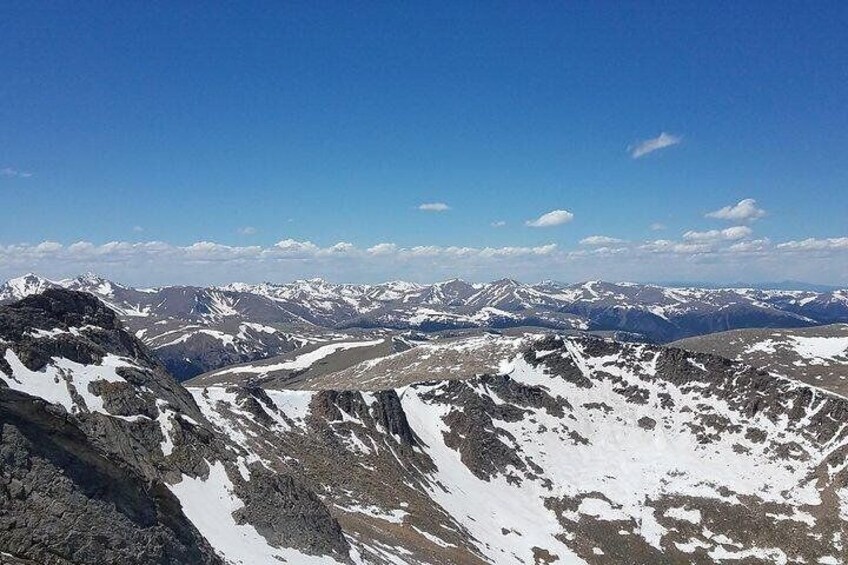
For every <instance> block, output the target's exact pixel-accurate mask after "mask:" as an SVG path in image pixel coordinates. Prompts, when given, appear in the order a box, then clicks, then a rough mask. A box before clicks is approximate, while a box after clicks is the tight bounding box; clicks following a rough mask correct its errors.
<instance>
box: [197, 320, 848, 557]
mask: <svg viewBox="0 0 848 565" xmlns="http://www.w3.org/2000/svg"><path fill="white" fill-rule="evenodd" d="M434 347H435V346H434ZM439 347H442V348H444V349H453V351H454V353H455V355H454V356H452V355H451V354H449V353H447V352H446V351H441V352H439V351H436V350H434V349H433V348H427V347H423V346H422V347H416V348H414V349H411V350H408V351H405V352H400V353H396V354H392V355H390V356H389V357H387V358H385V361H383V360H379V359H378V360H373V361H367V362H365V363H364V364H363V365H362V366H358V367H354V368H352V369H346V370H344V371H342V373H345V375H346V376H345V377H344V378H342V377H337V376H335V375H328V376H327V378H326V379H322V380H320V381H317V380H316V381H313V383H312V384H314V385H318V383H319V382H323V383H324V384H325V385H326V386H328V387H332V389H330V390H321V391H315V390H313V391H308V390H297V391H295V390H271V389H263V388H260V387H257V386H254V385H251V386H246V387H216V386H208V387H190V388H189V390H190V391H191V393H192V395H193V396H194V398H195V399H196V400H197V402H198V404H199V406H200V407H201V410H202V411H203V412H204V413H205V414H206V415H207V417H208V418H209V419H210V420H211V421H212V422H214V423H215V425H217V426H219V427H221V428H222V429H228V430H231V432H230V433H232V434H235V435H236V436H238V437H239V438H240V442H241V443H242V445H243V446H244V447H245V448H246V449H247V450H248V451H250V452H251V453H252V456H254V457H256V458H259V459H260V460H262V461H263V462H264V463H265V465H267V466H269V467H271V468H273V469H277V470H280V471H285V470H290V469H297V472H298V473H299V475H300V476H301V477H302V478H303V479H304V480H305V481H307V482H308V483H309V484H311V485H313V488H314V489H315V491H316V492H318V493H320V496H321V497H322V500H324V502H325V503H326V504H327V506H328V507H329V508H331V511H332V512H333V514H334V515H335V516H336V518H337V519H338V521H339V523H340V524H341V526H342V528H343V529H344V530H345V532H346V533H347V535H348V536H349V538H350V539H352V540H355V542H356V543H357V544H358V545H359V546H360V547H362V549H363V551H367V552H369V553H370V554H371V555H372V559H374V560H375V562H382V563H399V562H402V563H553V562H557V563H583V562H586V563H622V562H639V563H678V562H679V563H689V562H697V563H707V562H716V561H722V560H737V561H744V562H746V563H789V562H793V563H794V562H807V563H840V562H844V561H845V560H846V559H848V551H846V546H845V541H846V540H845V539H844V537H843V536H844V531H845V524H846V520H848V464H846V461H847V460H848V459H846V457H848V401H846V400H845V399H842V398H840V397H837V396H833V395H829V394H828V393H825V392H822V391H820V390H816V389H810V388H808V387H805V386H803V385H800V384H798V383H797V382H793V381H791V380H788V379H782V378H776V377H772V376H770V375H768V374H765V373H762V372H758V371H757V370H754V369H751V368H748V367H746V366H744V365H740V364H735V363H733V362H730V361H728V360H726V359H723V358H720V357H716V356H712V355H706V354H692V353H687V352H685V351H683V350H680V349H676V348H659V347H653V346H647V345H639V344H620V343H615V342H612V341H606V340H600V339H596V338H586V337H582V338H581V337H573V338H567V339H560V338H544V339H538V338H532V337H530V336H528V337H527V338H516V340H514V341H513V342H512V343H507V340H506V338H495V337H490V338H483V339H480V338H473V339H472V340H459V341H457V342H454V343H452V344H450V345H449V344H440V346H439ZM498 356H501V359H500V362H497V363H495V365H496V366H498V367H499V370H496V371H492V372H489V370H490V369H491V368H492V363H493V359H495V358H497V357H498ZM450 360H452V361H453V363H454V364H453V365H451V364H448V363H447V362H448V361H450ZM384 363H385V364H387V365H386V368H385V369H386V370H383V369H381V368H380V365H382V364H384ZM463 363H464V364H463ZM457 365H462V367H461V368H460V369H461V370H457ZM475 367H477V368H479V369H481V370H480V371H479V372H476V371H475ZM405 368H406V369H405ZM374 370H376V374H375V372H374ZM475 373H476V374H475ZM481 373H483V374H481ZM380 375H384V377H380V378H379V379H378V380H377V381H372V380H371V379H373V378H374V377H375V376H377V377H379V376H380ZM389 375H391V378H394V379H397V381H398V382H401V383H404V386H401V387H399V388H381V387H383V386H385V385H386V382H387V381H386V380H383V379H384V378H389ZM445 379H447V380H445ZM422 380H424V381H426V382H422ZM339 387H343V388H344V389H345V390H335V389H338V388H339Z"/></svg>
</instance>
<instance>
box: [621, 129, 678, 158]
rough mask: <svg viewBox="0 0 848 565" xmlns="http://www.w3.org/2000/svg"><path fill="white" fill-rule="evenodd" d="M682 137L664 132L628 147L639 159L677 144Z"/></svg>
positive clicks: (631, 154) (632, 155)
mask: <svg viewBox="0 0 848 565" xmlns="http://www.w3.org/2000/svg"><path fill="white" fill-rule="evenodd" d="M682 139H683V138H682V137H680V136H677V135H672V134H670V133H665V132H662V133H660V134H659V135H658V136H657V137H655V138H653V139H646V140H644V141H640V142H639V143H636V144H635V145H631V146H630V147H628V148H627V150H628V151H629V152H630V156H631V157H633V158H634V159H638V158H640V157H644V156H645V155H647V154H649V153H653V152H654V151H657V150H659V149H663V148H665V147H671V146H672V145H677V144H678V143H680V142H681V140H682Z"/></svg>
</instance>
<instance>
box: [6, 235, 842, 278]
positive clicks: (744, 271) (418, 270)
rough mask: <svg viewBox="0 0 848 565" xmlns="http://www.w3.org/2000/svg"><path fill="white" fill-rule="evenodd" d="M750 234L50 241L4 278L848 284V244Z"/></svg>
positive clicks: (14, 253) (13, 251)
mask: <svg viewBox="0 0 848 565" xmlns="http://www.w3.org/2000/svg"><path fill="white" fill-rule="evenodd" d="M750 234H751V230H750V228H748V227H746V226H735V227H731V228H727V229H726V230H712V231H709V232H687V234H686V236H685V237H684V238H681V239H679V240H671V239H656V240H649V241H641V242H620V243H617V244H614V245H613V244H609V242H604V243H606V244H603V243H602V241H603V240H601V239H590V238H586V239H588V240H589V241H592V242H595V243H597V244H598V245H588V244H584V245H581V246H579V247H578V248H560V247H558V246H557V245H556V244H554V243H548V244H545V245H538V246H503V247H470V246H440V245H419V246H411V247H403V246H400V245H398V244H395V243H391V242H384V243H379V244H377V245H374V246H372V247H367V248H366V247H358V246H356V245H355V244H353V243H350V242H345V241H340V242H338V243H335V244H330V245H326V246H325V245H318V244H316V243H313V242H310V241H305V240H304V241H301V240H295V239H285V240H282V241H280V242H278V243H276V244H274V245H271V246H267V247H263V246H256V245H254V246H239V245H226V244H222V243H217V242H214V241H198V242H195V243H192V244H190V245H186V246H178V245H173V244H170V243H166V242H162V241H145V242H126V241H111V242H106V243H102V244H95V243H92V242H88V241H76V242H72V243H70V244H63V243H61V242H57V241H43V242H40V243H33V244H26V243H21V244H11V245H3V244H0V279H2V278H7V277H12V276H17V275H20V274H21V273H24V272H27V271H33V272H38V273H41V274H44V275H45V276H49V277H55V278H63V277H67V276H74V275H76V274H78V273H81V272H86V271H91V272H97V273H100V274H102V275H104V276H108V277H110V278H114V279H116V280H121V281H125V282H127V283H130V284H134V285H160V284H222V283H228V282H232V281H235V280H249V281H253V282H259V281H267V280H272V281H280V282H282V281H287V280H292V279H295V278H302V277H314V276H322V277H325V278H328V279H329V280H337V281H345V282H375V281H380V280H389V279H397V278H401V279H408V280H417V281H422V282H428V281H430V282H431V281H434V280H443V279H447V278H452V277H455V276H459V277H463V278H466V279H470V280H494V279H497V278H501V277H504V276H512V277H516V276H518V277H519V278H521V279H523V280H528V281H532V280H541V279H551V278H553V279H556V278H559V279H562V278H563V274H566V276H567V277H568V279H567V280H581V279H594V278H602V279H607V280H610V279H611V280H662V279H666V280H671V279H675V280H717V281H718V282H722V281H724V282H726V281H738V280H745V281H754V282H755V281H757V280H776V279H778V278H779V279H795V280H808V281H811V282H822V283H834V282H836V283H839V282H842V283H844V281H846V280H848V237H834V238H826V239H815V238H808V239H801V240H793V241H785V242H782V243H780V242H776V243H773V242H771V241H769V240H767V239H751V238H749V237H748V236H749V235H750ZM597 237H600V238H604V237H607V236H597ZM610 239H614V238H610ZM613 257H614V260H610V259H611V258H613Z"/></svg>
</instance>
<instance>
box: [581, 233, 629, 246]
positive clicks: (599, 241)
mask: <svg viewBox="0 0 848 565" xmlns="http://www.w3.org/2000/svg"><path fill="white" fill-rule="evenodd" d="M620 243H625V241H624V240H623V239H618V238H615V237H609V236H607V235H590V236H589V237H584V238H583V239H581V240H580V245H593V246H594V245H618V244H620Z"/></svg>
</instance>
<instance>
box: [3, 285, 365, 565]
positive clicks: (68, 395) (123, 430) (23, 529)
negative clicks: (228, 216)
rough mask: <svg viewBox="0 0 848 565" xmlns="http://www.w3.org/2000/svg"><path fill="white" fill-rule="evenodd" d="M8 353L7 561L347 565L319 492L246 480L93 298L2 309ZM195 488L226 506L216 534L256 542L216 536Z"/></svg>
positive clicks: (56, 295) (39, 299)
mask: <svg viewBox="0 0 848 565" xmlns="http://www.w3.org/2000/svg"><path fill="white" fill-rule="evenodd" d="M0 352H1V353H2V354H0V359H2V360H3V365H2V366H0V434H2V435H0V552H2V553H0V555H2V557H0V561H3V562H5V561H6V560H7V558H8V559H9V560H11V559H13V558H14V559H16V560H21V561H23V562H26V561H27V560H29V561H32V562H36V563H51V564H52V563H57V564H66V563H68V564H70V563H74V564H77V563H92V564H94V563H98V564H99V563H151V564H153V563H156V564H178V563H180V564H182V563H186V564H188V563H192V564H193V563H210V564H215V563H224V562H245V559H248V558H249V556H253V557H256V556H261V555H266V556H267V557H268V560H269V562H271V560H276V559H289V560H297V559H298V558H302V559H307V558H308V555H309V554H312V555H326V556H328V558H329V559H330V561H333V560H338V561H347V560H348V553H349V546H348V544H347V542H346V540H345V538H344V536H343V534H342V531H341V529H340V527H339V524H338V522H336V520H335V519H334V518H333V517H332V516H331V515H330V513H329V511H328V510H327V508H326V507H324V506H323V504H322V503H321V501H320V500H319V499H318V498H317V497H316V495H315V494H314V493H313V492H311V491H310V490H309V489H308V487H306V486H304V485H303V484H302V483H300V482H299V481H297V480H296V479H294V478H292V477H288V476H283V475H275V474H273V473H270V472H268V471H267V470H266V469H265V468H264V467H262V466H261V465H253V466H252V467H251V470H249V471H248V470H246V468H245V462H244V459H245V455H246V453H245V451H244V450H243V449H242V448H241V447H240V446H239V445H238V444H237V443H236V442H235V441H234V439H233V438H231V437H228V436H227V435H224V434H222V433H221V432H220V431H219V430H217V429H216V428H215V427H214V426H213V425H212V424H210V422H208V421H207V419H206V418H205V416H204V415H203V414H202V413H201V411H200V410H199V408H198V406H197V404H196V402H195V400H194V398H192V396H191V394H189V393H188V391H186V390H185V388H183V387H182V386H180V385H179V384H178V383H176V382H175V381H174V380H173V378H172V377H171V376H170V375H168V374H167V373H166V372H165V370H164V368H163V366H162V365H161V364H160V363H159V361H158V360H156V358H155V357H153V356H152V355H151V354H150V352H149V351H148V350H147V348H146V347H145V346H144V345H143V344H142V343H141V342H140V341H139V340H138V339H137V338H135V337H133V336H131V335H130V334H128V333H127V332H126V331H124V330H123V328H122V324H121V322H120V320H119V319H118V317H117V316H116V315H115V313H114V312H113V311H112V310H111V309H109V308H107V307H106V306H104V305H103V304H102V303H100V302H99V301H98V300H97V299H96V298H94V297H93V296H91V295H90V294H86V293H80V292H73V291H67V290H63V289H50V290H47V291H45V292H44V293H43V294H41V295H36V296H31V297H28V298H26V299H24V300H22V301H20V302H18V303H16V304H13V305H10V306H5V307H0ZM251 398H253V397H251ZM266 402H267V400H266ZM213 467H214V468H215V469H217V470H221V473H222V474H220V475H215V476H213V475H212V473H211V471H212V469H213ZM198 484H199V485H204V486H203V495H202V496H203V497H208V500H209V501H214V500H222V501H229V502H226V504H225V505H223V506H220V507H215V506H214V505H212V506H210V507H209V508H208V512H207V513H209V512H211V513H213V515H214V512H216V511H217V512H219V514H218V515H217V517H215V518H214V519H213V521H212V523H213V524H214V523H215V522H219V523H220V522H221V521H231V522H232V525H233V528H234V529H235V528H237V527H243V528H246V529H247V530H245V531H249V532H250V533H249V534H235V538H234V539H235V540H236V542H235V545H234V542H233V541H232V539H229V538H228V537H227V536H225V537H224V538H220V537H215V536H216V534H217V533H218V530H216V529H214V528H212V529H210V527H209V523H210V522H209V519H208V518H207V517H206V516H203V515H199V514H198V513H197V508H198V504H200V505H201V506H202V505H204V504H205V503H204V502H203V501H202V500H200V501H199V500H198V498H197V495H196V494H195V493H194V491H192V490H191V485H198ZM175 495H176V496H175ZM188 513H191V516H189V514H188Z"/></svg>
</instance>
